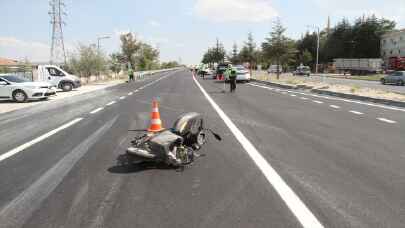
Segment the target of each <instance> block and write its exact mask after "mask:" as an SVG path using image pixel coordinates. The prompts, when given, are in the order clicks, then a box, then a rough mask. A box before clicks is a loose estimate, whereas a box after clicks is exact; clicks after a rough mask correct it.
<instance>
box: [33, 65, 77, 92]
mask: <svg viewBox="0 0 405 228" xmlns="http://www.w3.org/2000/svg"><path fill="white" fill-rule="evenodd" d="M33 79H34V81H40V82H48V83H50V84H51V85H52V86H55V87H56V88H59V89H62V90H63V91H64V92H68V91H71V90H72V89H75V88H78V87H80V86H81V83H80V79H79V77H77V76H75V75H71V74H69V73H67V72H66V71H64V70H62V69H61V68H59V67H58V66H55V65H38V66H37V67H36V69H34V70H33Z"/></svg>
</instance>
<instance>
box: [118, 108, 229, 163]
mask: <svg viewBox="0 0 405 228" xmlns="http://www.w3.org/2000/svg"><path fill="white" fill-rule="evenodd" d="M130 131H131V130H130ZM133 131H139V130H133ZM141 131H144V130H141ZM145 131H146V130H145ZM208 133H211V134H212V135H214V137H215V138H216V139H217V140H218V141H220V140H222V139H221V137H220V136H219V135H218V134H216V133H214V132H213V131H212V130H211V129H207V128H205V126H204V119H203V118H202V115H201V114H199V113H195V112H192V113H186V114H183V115H181V116H180V117H179V118H178V119H177V120H176V121H175V123H174V126H173V127H172V128H171V129H166V130H162V131H160V132H156V133H150V132H146V133H143V134H142V135H140V136H137V137H135V139H134V140H133V141H131V144H132V146H131V147H129V148H128V149H127V150H126V153H125V154H124V155H122V156H120V157H119V159H118V164H119V165H130V164H136V163H142V162H154V163H163V164H166V165H169V166H173V167H182V166H186V165H189V164H191V163H192V162H193V161H194V159H195V158H196V157H198V154H197V153H196V151H198V150H199V149H200V148H201V147H202V146H203V145H204V144H205V143H206V140H207V134H208Z"/></svg>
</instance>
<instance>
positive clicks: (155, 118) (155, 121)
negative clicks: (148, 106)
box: [148, 100, 164, 132]
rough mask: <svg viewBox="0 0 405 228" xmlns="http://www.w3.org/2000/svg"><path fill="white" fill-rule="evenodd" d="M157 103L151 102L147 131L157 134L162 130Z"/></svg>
mask: <svg viewBox="0 0 405 228" xmlns="http://www.w3.org/2000/svg"><path fill="white" fill-rule="evenodd" d="M158 106H159V105H158V102H157V101H155V100H154V101H153V102H152V113H151V120H150V127H149V129H148V131H149V132H159V131H162V130H163V129H164V128H163V127H162V120H161V119H160V113H159V107H158Z"/></svg>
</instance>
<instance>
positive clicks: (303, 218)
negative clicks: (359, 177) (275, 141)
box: [193, 76, 323, 228]
mask: <svg viewBox="0 0 405 228" xmlns="http://www.w3.org/2000/svg"><path fill="white" fill-rule="evenodd" d="M193 79H194V82H195V83H196V85H197V86H198V87H199V88H200V90H201V92H202V93H203V94H204V96H205V98H206V99H207V100H208V101H209V103H210V104H211V106H212V107H213V108H214V109H215V111H216V112H217V113H218V115H219V116H220V117H221V118H222V120H223V121H224V122H225V124H226V125H227V126H228V128H229V129H230V131H231V132H232V133H233V135H234V136H235V138H236V139H238V141H239V143H240V144H241V145H242V147H243V148H244V149H245V151H246V152H247V153H248V154H249V156H250V158H251V159H252V160H253V161H254V162H255V163H256V165H257V166H258V168H259V169H260V171H261V172H262V173H263V175H264V176H265V177H266V178H267V181H268V182H269V183H270V184H271V185H272V186H273V187H274V189H275V190H276V192H277V193H278V194H279V195H280V197H281V198H282V199H283V200H284V202H285V203H286V205H287V206H288V208H290V210H291V211H292V213H293V214H294V215H295V217H296V218H297V219H298V221H299V222H300V223H301V225H302V226H303V227H308V228H316V227H323V225H322V224H321V223H320V222H319V221H318V219H317V218H316V217H315V216H314V215H313V214H312V212H311V211H310V210H309V209H308V208H307V206H306V205H305V204H304V203H303V202H302V201H301V199H300V198H299V197H298V196H297V195H296V194H295V193H294V191H293V190H292V189H291V188H290V187H289V186H288V185H287V183H285V181H284V180H283V179H282V178H281V176H280V175H279V174H278V173H277V172H276V170H274V168H273V167H272V166H271V165H270V164H269V163H268V162H267V161H266V159H265V158H264V157H263V156H262V155H261V154H260V153H259V151H257V149H256V148H255V146H254V145H253V144H252V143H251V142H250V141H249V140H248V139H247V138H246V137H245V136H244V135H243V133H242V132H241V131H240V130H239V129H238V128H237V127H236V125H235V124H234V123H233V122H232V120H231V119H230V118H229V117H228V116H227V115H226V114H225V112H224V111H223V110H222V109H221V108H220V107H219V106H218V105H217V104H216V103H215V101H214V100H213V99H212V98H211V97H210V95H209V94H208V93H207V92H206V91H205V90H204V88H203V87H202V86H201V85H200V83H199V82H198V81H197V79H195V77H194V76H193Z"/></svg>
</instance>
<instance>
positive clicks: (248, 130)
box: [0, 70, 405, 228]
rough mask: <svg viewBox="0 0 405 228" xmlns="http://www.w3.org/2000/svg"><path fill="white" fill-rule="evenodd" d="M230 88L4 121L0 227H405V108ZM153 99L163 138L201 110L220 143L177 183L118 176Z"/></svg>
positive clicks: (125, 98)
mask: <svg viewBox="0 0 405 228" xmlns="http://www.w3.org/2000/svg"><path fill="white" fill-rule="evenodd" d="M222 88H223V87H222V84H221V83H218V82H216V81H213V80H201V79H197V81H195V79H193V77H192V74H191V73H190V72H189V71H186V70H180V71H176V72H172V73H164V74H159V75H156V76H154V77H152V78H150V79H147V80H145V81H142V82H137V83H131V84H124V85H119V86H116V87H112V88H110V89H106V90H103V91H98V92H94V93H91V94H88V95H86V96H84V97H74V98H73V99H71V100H69V101H68V102H57V103H54V104H51V105H50V106H46V107H45V106H43V107H32V108H29V109H24V110H19V111H16V112H13V113H8V114H4V115H0V127H1V128H0V227H2V228H3V227H301V226H307V227H316V226H322V225H323V226H325V227H401V226H402V225H403V224H404V223H405V221H404V216H403V215H404V214H405V211H404V209H403V208H405V193H404V191H403V189H405V181H404V180H405V175H404V174H405V166H403V164H404V162H405V154H404V153H403V148H404V146H405V142H404V140H403V136H404V135H405V117H404V115H403V114H404V112H403V111H401V110H396V109H389V108H388V109H387V108H384V107H375V106H368V105H365V104H358V103H352V102H348V101H343V100H333V99H328V98H326V97H313V96H312V95H311V94H297V93H294V91H283V90H277V89H276V88H271V87H266V86H261V85H256V84H254V83H252V84H240V85H238V89H237V91H236V93H234V94H230V93H228V92H226V93H223V92H222ZM153 98H157V99H158V100H159V103H160V112H161V116H162V120H163V124H164V127H166V128H169V127H171V125H172V124H173V122H174V121H175V119H176V118H177V116H179V115H180V114H182V113H184V112H191V111H195V112H200V113H202V114H203V115H204V117H205V118H206V121H207V123H208V125H209V126H210V127H212V128H213V129H215V130H216V131H218V132H219V133H220V134H221V135H222V137H223V139H224V140H223V141H222V142H217V141H215V140H214V139H212V140H210V141H209V142H208V143H207V144H206V145H205V146H204V148H203V149H202V151H201V153H202V154H204V155H205V156H202V157H201V158H199V159H198V160H197V161H196V162H195V163H194V164H193V165H192V166H191V167H189V168H187V169H185V171H183V172H178V171H176V170H171V169H164V168H162V167H150V166H142V165H134V166H132V167H125V168H123V167H119V166H117V165H116V158H117V156H118V155H119V154H122V153H124V151H125V148H126V147H127V146H128V145H129V142H130V140H131V139H132V138H131V137H133V136H134V133H129V132H128V129H144V128H145V127H146V126H147V124H148V121H149V112H150V110H151V101H152V99H153ZM355 112H357V114H356V113H355ZM359 113H362V114H359Z"/></svg>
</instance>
